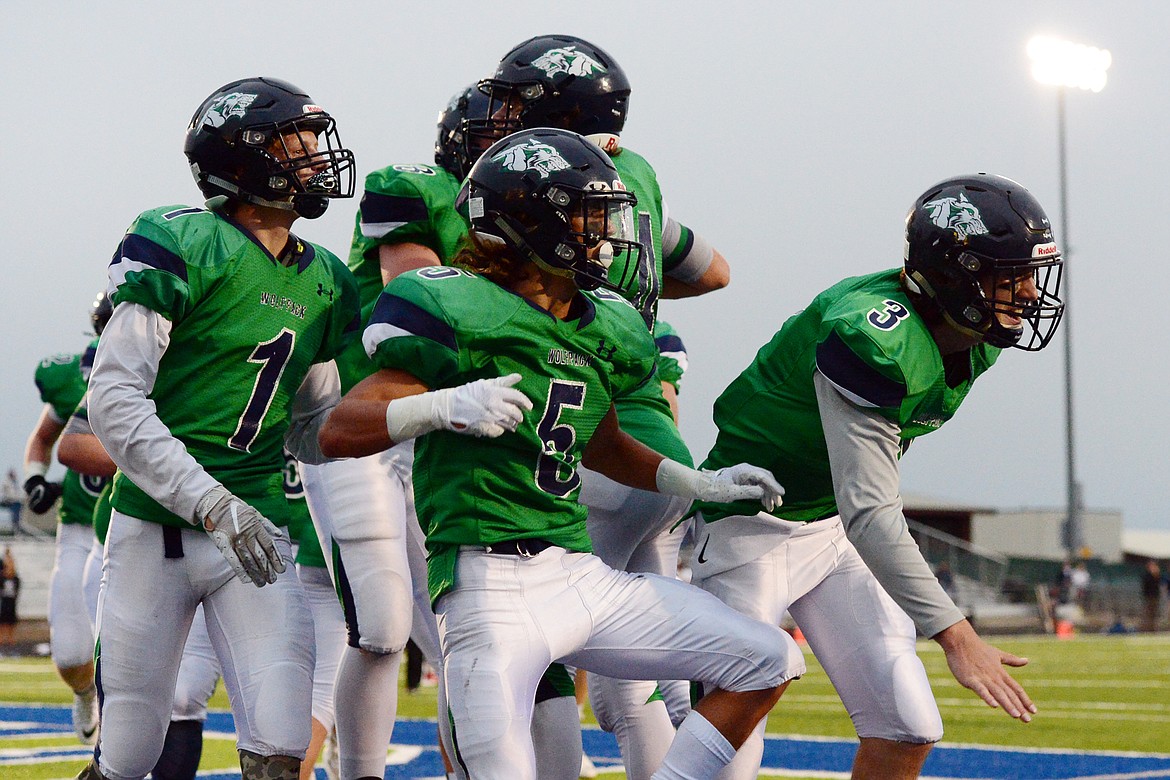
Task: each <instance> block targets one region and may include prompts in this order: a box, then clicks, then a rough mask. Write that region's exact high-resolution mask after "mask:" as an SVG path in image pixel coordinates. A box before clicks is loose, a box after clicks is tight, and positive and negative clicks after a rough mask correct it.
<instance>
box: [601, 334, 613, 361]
mask: <svg viewBox="0 0 1170 780" xmlns="http://www.w3.org/2000/svg"><path fill="white" fill-rule="evenodd" d="M614 352H617V347H607V346H606V345H605V339H600V340H599V341H598V342H597V356H598V357H600V358H601V359H602V360H612V359H613V353H614Z"/></svg>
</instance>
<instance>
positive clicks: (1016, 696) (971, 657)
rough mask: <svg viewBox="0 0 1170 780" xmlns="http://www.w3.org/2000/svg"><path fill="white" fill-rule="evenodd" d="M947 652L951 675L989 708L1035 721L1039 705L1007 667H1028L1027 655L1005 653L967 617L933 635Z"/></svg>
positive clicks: (1027, 720)
mask: <svg viewBox="0 0 1170 780" xmlns="http://www.w3.org/2000/svg"><path fill="white" fill-rule="evenodd" d="M932 638H933V639H934V641H936V642H938V643H939V645H940V646H941V647H942V649H943V651H944V652H945V653H946V655H947V666H949V667H950V669H951V674H953V675H954V676H955V679H956V680H958V681H959V683H960V684H961V685H963V686H964V687H965V688H970V689H971V690H972V691H974V692H975V693H976V694H978V696H979V698H981V699H983V701H985V702H987V706H989V707H1003V711H1004V712H1006V713H1007V714H1008V715H1011V716H1012V717H1013V718H1019V719H1020V720H1021V721H1023V722H1024V723H1028V722H1029V721H1031V720H1032V715H1033V714H1035V712H1036V705H1035V704H1033V703H1032V699H1031V698H1029V697H1028V692H1027V691H1025V690H1024V686H1022V685H1020V684H1019V683H1018V682H1016V680H1015V678H1014V677H1012V676H1011V675H1010V674H1008V672H1007V670H1006V669H1004V666H1024V665H1025V664H1027V663H1028V659H1027V658H1021V657H1020V656H1017V655H1012V654H1011V653H1005V652H1004V651H1003V650H1000V649H999V648H997V647H993V646H992V645H990V644H988V643H987V642H985V641H983V639H982V638H980V636H979V635H978V634H976V633H975V629H974V628H973V627H972V626H971V624H970V623H969V622H967V621H966V620H961V621H959V622H958V623H955V624H954V625H953V626H951V627H949V628H946V629H944V630H943V631H941V632H939V633H938V634H936V635H935V636H934V637H932Z"/></svg>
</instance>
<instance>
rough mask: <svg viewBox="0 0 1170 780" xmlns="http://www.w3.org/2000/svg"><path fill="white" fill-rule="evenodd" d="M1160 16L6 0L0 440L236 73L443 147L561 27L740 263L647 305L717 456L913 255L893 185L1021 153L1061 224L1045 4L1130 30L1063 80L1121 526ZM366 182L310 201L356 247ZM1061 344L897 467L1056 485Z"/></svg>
mask: <svg viewBox="0 0 1170 780" xmlns="http://www.w3.org/2000/svg"><path fill="white" fill-rule="evenodd" d="M1168 27H1170V4H1167V3H1163V2H1158V1H1157V0H1150V1H1149V2H1117V3H1101V2H1070V1H1069V0H1063V1H1061V2H1019V0H1011V1H1005V0H982V1H981V2H978V3H944V2H937V1H934V2H918V1H913V2H905V1H902V2H897V3H895V2H892V1H891V2H861V1H858V2H844V1H843V0H817V1H816V2H807V3H794V2H776V1H772V2H765V1H764V0H756V2H750V3H747V2H736V1H735V0H722V1H721V2H711V0H701V1H696V0H673V1H672V2H665V1H656V2H622V3H617V2H592V3H566V2H552V1H551V0H546V2H542V3H528V2H498V1H497V2H485V3H479V4H473V3H467V2H456V1H453V0H449V1H448V2H438V1H436V0H430V1H427V2H389V1H388V0H386V1H383V2H349V3H347V2H341V1H337V2H329V3H325V2H316V3H303V2H295V1H286V2H279V3H276V2H266V3H252V4H244V3H239V2H216V1H214V0H201V2H198V3H164V2H159V3H150V4H143V3H141V2H124V1H123V0H109V1H107V2H101V3H70V2H48V1H45V2H37V3H17V2H5V3H3V4H0V73H3V74H4V84H5V87H4V97H5V100H4V106H5V111H4V113H5V116H6V119H5V121H3V122H2V123H0V124H2V126H3V130H2V131H0V132H2V134H3V139H4V143H3V144H2V145H0V149H2V151H0V155H2V158H0V159H2V163H3V164H2V168H3V171H4V179H3V181H4V194H3V210H2V211H0V220H2V221H3V227H4V237H5V240H6V248H5V252H4V258H3V261H2V262H3V264H4V266H3V267H4V271H5V279H6V282H5V284H4V286H3V291H2V292H0V296H3V297H2V301H3V305H2V306H0V311H2V315H0V316H3V325H4V333H5V334H6V338H5V339H4V343H3V346H2V349H3V353H2V358H3V365H4V366H5V368H4V371H3V375H2V376H0V397H2V398H3V399H4V401H5V409H6V412H5V414H4V418H3V425H2V427H0V465H4V464H12V465H18V464H19V463H20V459H21V456H22V451H23V446H24V441H25V439H26V437H27V436H28V433H29V432H30V430H31V429H32V427H33V425H34V423H35V421H36V419H37V416H38V414H39V412H40V404H39V402H38V400H37V398H36V390H35V388H34V386H33V383H32V376H33V370H34V368H35V366H36V363H37V361H38V360H39V359H40V358H41V357H43V356H45V355H49V354H52V353H54V352H62V351H71V352H76V351H80V350H81V349H82V348H83V347H84V345H85V343H86V341H87V338H86V335H85V334H86V330H87V328H88V319H87V312H88V307H89V303H90V301H91V300H92V298H93V296H94V293H95V292H97V291H98V290H99V289H101V288H103V287H104V286H105V269H106V265H107V263H108V261H109V258H110V256H111V254H112V252H113V250H114V248H115V246H116V245H117V243H118V240H119V238H120V237H121V235H122V233H123V231H124V230H125V228H126V227H127V225H129V223H130V222H131V220H133V218H134V217H135V216H136V215H137V214H138V213H140V212H142V211H144V210H146V209H149V208H153V207H156V206H161V205H168V204H178V203H185V204H199V203H200V197H199V193H198V190H197V189H196V188H195V185H194V182H193V180H192V179H191V176H190V173H189V171H188V169H187V166H186V161H185V159H184V157H183V154H182V143H183V131H184V129H185V127H186V124H187V121H188V119H189V118H190V116H191V114H192V113H193V112H194V110H195V108H196V107H197V106H198V105H199V104H200V102H201V101H202V100H203V99H204V98H205V97H206V96H207V95H208V94H209V93H211V92H212V91H213V90H215V89H216V88H217V87H219V86H220V85H221V84H224V83H226V82H229V81H232V80H234V79H237V78H242V77H247V76H254V75H271V76H277V77H280V78H284V79H287V80H289V81H292V82H293V83H295V84H297V85H299V86H301V87H303V88H304V89H305V90H306V91H307V92H309V94H310V95H312V96H313V98H314V99H315V100H316V101H317V102H318V103H319V104H320V105H322V106H324V107H325V109H326V110H327V111H329V112H330V113H332V114H333V115H334V116H335V117H336V118H337V120H338V126H339V129H340V132H341V138H342V140H343V141H344V142H345V144H346V145H347V146H349V147H350V148H352V149H353V150H354V151H355V153H356V155H357V165H358V169H359V173H360V174H361V175H364V174H365V173H367V172H369V171H371V170H374V169H376V168H381V167H384V166H386V165H389V164H392V163H414V162H430V161H431V157H432V144H433V141H434V136H435V125H434V119H435V116H436V114H437V113H438V111H439V109H440V108H441V107H442V106H443V105H444V104H445V103H446V101H447V99H448V97H449V96H450V95H451V94H452V93H454V92H456V91H457V90H459V89H460V88H462V87H463V86H464V85H466V84H467V83H469V82H471V81H473V80H475V79H478V78H480V77H483V76H486V75H488V74H489V73H490V72H491V70H492V69H493V67H494V65H495V63H496V61H497V60H498V59H499V58H500V56H502V55H503V54H504V53H505V52H506V51H507V50H508V49H510V48H511V47H512V46H513V45H514V44H516V43H519V42H520V41H522V40H524V39H526V38H528V37H530V36H532V35H538V34H545V33H562V32H563V33H571V34H575V35H578V36H581V37H583V38H586V39H589V40H591V41H593V42H594V43H596V44H598V45H600V46H601V47H602V48H604V49H607V50H608V51H609V53H610V54H611V55H613V56H614V57H615V58H616V59H617V61H618V62H619V63H620V64H621V65H622V66H623V67H624V68H625V70H626V73H627V75H628V76H629V78H630V81H631V82H632V84H633V88H634V90H633V96H632V99H631V109H630V118H629V121H628V123H627V126H626V132H625V133H624V134H623V141H624V143H625V144H626V145H627V146H629V147H630V148H632V149H635V150H637V151H638V152H640V153H641V154H643V155H644V156H645V157H647V158H648V159H649V160H650V161H651V163H653V165H654V166H655V168H656V169H657V171H658V175H659V180H660V182H661V184H662V187H663V191H664V192H665V194H666V198H667V200H668V202H669V205H670V208H671V213H672V214H673V215H674V216H675V217H676V218H677V219H679V220H680V221H682V222H683V223H684V224H687V225H689V226H691V227H693V228H695V229H696V230H698V231H699V232H701V233H702V234H703V235H705V236H706V237H707V238H708V239H710V240H711V241H712V243H714V244H715V246H717V247H718V248H719V249H720V250H721V251H722V252H723V253H724V254H725V255H726V256H727V258H728V260H729V262H730V263H731V266H732V283H731V286H730V287H729V288H728V289H726V290H723V291H721V292H718V293H715V294H712V295H710V296H707V297H706V298H704V299H699V300H688V301H678V302H674V301H672V302H668V303H666V304H664V305H663V307H662V314H663V316H664V317H665V318H666V319H668V320H669V321H671V322H672V323H674V324H675V325H676V326H677V328H678V330H679V331H680V333H681V334H682V336H683V338H684V340H685V342H686V344H687V346H688V348H689V352H690V360H691V369H690V372H689V373H688V374H687V377H686V379H685V380H684V385H683V393H682V399H681V400H682V414H683V424H682V428H683V433H684V435H685V437H686V440H687V442H688V443H689V444H690V446H691V448H692V450H693V452H694V454H695V456H696V460H701V459H702V458H703V457H704V456H705V454H706V452H707V450H708V449H709V447H710V445H711V442H712V441H713V440H714V427H713V425H712V423H711V415H710V409H711V405H712V403H713V402H714V399H715V397H716V396H717V395H718V394H719V392H720V391H721V390H722V389H723V388H724V387H725V386H726V385H727V383H728V382H729V381H730V380H731V379H732V378H733V377H734V376H735V375H737V374H738V373H739V372H740V371H741V370H742V369H743V368H744V367H745V366H746V365H747V364H748V363H749V362H750V361H751V359H752V357H753V355H754V354H755V352H756V350H757V349H758V348H759V347H760V346H761V345H763V344H764V343H765V342H766V341H767V340H768V339H769V338H770V337H771V336H772V334H773V333H774V332H775V331H776V330H777V329H778V328H779V326H780V325H781V324H782V323H783V322H784V320H785V319H786V318H787V317H788V316H789V315H791V314H792V313H794V312H795V311H797V310H799V309H801V308H803V307H804V306H805V305H806V304H807V303H808V301H809V300H811V298H812V296H814V295H815V294H816V293H818V292H819V291H820V290H822V289H823V288H825V287H827V286H828V285H830V284H832V283H834V282H836V281H837V280H839V279H840V278H843V277H845V276H851V275H856V274H862V273H867V272H870V271H874V270H879V269H883V268H890V267H893V266H895V265H898V264H899V263H900V262H901V256H902V228H903V219H904V217H905V214H906V210H907V208H908V207H909V205H910V204H911V203H912V202H913V200H914V198H915V197H917V196H918V195H919V194H920V193H921V192H922V191H923V190H925V189H926V188H927V187H929V186H930V185H931V184H933V183H934V182H936V181H938V180H940V179H943V178H946V177H949V176H952V175H957V174H963V173H971V172H975V171H988V172H994V173H999V174H1003V175H1006V176H1010V177H1012V178H1015V179H1017V180H1019V181H1020V182H1021V183H1023V184H1024V185H1025V186H1027V187H1028V188H1030V189H1031V190H1032V192H1033V193H1035V194H1036V196H1037V197H1038V198H1039V199H1040V201H1041V203H1043V204H1044V205H1045V206H1046V208H1047V209H1048V213H1049V216H1050V217H1051V218H1052V221H1053V223H1054V224H1056V225H1059V219H1060V214H1059V210H1060V199H1059V185H1058V173H1057V145H1056V140H1057V123H1056V96H1055V92H1054V90H1053V89H1052V88H1050V87H1044V86H1042V85H1040V84H1037V83H1036V82H1034V81H1033V80H1032V78H1031V77H1030V75H1029V64H1028V60H1027V56H1026V54H1025V50H1024V49H1025V44H1026V43H1027V40H1028V38H1029V37H1030V36H1031V35H1033V34H1035V33H1049V34H1054V35H1059V36H1063V37H1067V38H1070V39H1072V40H1075V41H1079V42H1083V43H1089V44H1093V45H1096V46H1099V47H1103V48H1107V49H1109V50H1110V51H1111V52H1112V54H1113V67H1112V68H1111V70H1110V71H1109V83H1108V86H1107V87H1106V88H1105V90H1104V91H1103V92H1101V93H1099V94H1092V93H1087V92H1085V93H1081V92H1078V93H1076V94H1070V95H1069V99H1068V150H1069V203H1070V220H1071V224H1070V233H1071V243H1069V245H1068V248H1071V256H1072V260H1071V262H1070V276H1069V277H1066V278H1069V279H1071V287H1072V303H1071V305H1070V307H1069V312H1070V318H1069V320H1070V321H1071V325H1072V332H1073V333H1074V339H1073V344H1074V350H1073V351H1074V360H1073V363H1074V371H1075V382H1074V387H1075V397H1076V429H1075V430H1076V436H1077V455H1078V471H1079V474H1080V478H1081V481H1082V482H1083V484H1084V495H1085V500H1086V503H1087V505H1088V506H1089V507H1091V508H1100V509H1119V510H1121V511H1123V512H1124V517H1125V522H1126V525H1127V526H1129V527H1132V528H1170V518H1168V517H1167V514H1168V510H1170V466H1168V459H1167V441H1170V422H1168V412H1167V408H1168V406H1170V404H1168V403H1167V401H1168V399H1167V387H1168V385H1170V382H1168V379H1170V369H1168V367H1167V363H1166V356H1167V354H1168V352H1170V350H1168V349H1167V346H1168V344H1167V342H1168V338H1167V326H1166V324H1165V323H1164V322H1162V320H1161V317H1162V315H1163V314H1165V313H1166V311H1167V306H1166V297H1167V295H1168V294H1170V262H1167V261H1168V258H1167V241H1166V240H1165V238H1164V233H1165V230H1166V225H1167V215H1166V204H1167V196H1166V182H1167V181H1168V180H1170V176H1168V174H1170V152H1167V144H1166V137H1167V132H1168V129H1170V90H1168V89H1167V87H1166V81H1165V77H1166V74H1168V73H1170V47H1168V46H1167V45H1166V39H1165V30H1166V29H1167V28H1168ZM356 207H357V202H356V200H355V201H340V202H334V204H333V205H332V206H331V208H330V210H329V213H328V214H326V216H325V217H323V218H322V219H320V220H317V221H316V222H307V221H303V220H302V221H301V222H299V223H298V227H297V230H298V232H299V233H300V234H301V235H303V236H305V237H306V238H310V239H312V240H314V241H318V242H319V243H322V244H324V245H326V246H327V247H329V248H330V249H332V250H333V251H334V252H336V253H338V254H339V255H342V256H345V255H346V253H347V252H348V246H349V239H350V235H351V232H352V225H353V215H354V211H355V209H356ZM1057 240H1058V241H1059V242H1061V243H1062V245H1063V244H1065V240H1066V237H1065V236H1062V235H1059V234H1058V236H1057ZM1068 332H1069V331H1068V329H1067V328H1066V329H1065V330H1064V334H1067V333H1068ZM1064 334H1062V335H1064ZM1062 348H1063V342H1062V340H1061V336H1058V338H1057V340H1056V341H1054V342H1053V344H1052V345H1051V346H1049V348H1048V349H1046V350H1045V351H1043V352H1041V353H1024V352H1020V351H1017V350H1012V351H1009V353H1008V354H1006V355H1005V356H1004V357H1003V358H1001V359H1000V361H999V363H998V364H997V365H996V366H995V368H994V369H993V370H992V371H991V372H989V373H988V374H987V375H986V376H985V377H984V378H983V379H981V380H980V381H979V382H978V383H977V384H976V386H975V389H974V391H973V392H972V394H971V395H970V396H969V397H968V399H967V401H966V403H965V404H964V407H963V408H962V409H961V410H960V412H959V413H958V415H957V416H956V418H955V419H954V420H953V421H951V422H950V423H948V424H947V425H946V427H945V428H944V429H943V430H941V431H939V432H936V433H934V434H932V435H930V436H928V437H925V438H923V439H921V440H920V441H919V442H917V443H916V444H915V446H914V447H913V448H912V449H911V450H910V452H909V453H908V455H907V457H906V459H905V460H904V462H903V483H904V488H905V489H906V491H908V492H913V493H920V494H929V495H933V496H937V497H940V498H945V499H951V500H955V501H961V502H969V503H972V504H978V505H983V506H992V507H1001V508H1016V507H1057V506H1061V505H1062V504H1063V502H1064V495H1065V478H1064V474H1065V471H1064V469H1065V465H1064V463H1065V447H1064V390H1063V387H1064V384H1063V382H1064V362H1063V352H1062ZM59 468H60V467H58V469H59Z"/></svg>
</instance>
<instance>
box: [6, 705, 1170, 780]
mask: <svg viewBox="0 0 1170 780" xmlns="http://www.w3.org/2000/svg"><path fill="white" fill-rule="evenodd" d="M233 731H234V728H233V726H232V717H231V715H230V714H228V713H224V712H213V713H211V714H210V715H209V716H208V718H207V723H206V726H205V732H221V733H229V734H230V733H232V732H233ZM72 733H73V728H72V726H71V725H70V712H69V708H68V707H38V706H24V705H0V738H5V737H19V736H23V735H49V734H52V735H57V734H60V735H62V736H68V735H72ZM437 740H438V730H437V728H436V726H435V723H434V722H433V721H426V720H399V721H398V722H397V724H396V725H395V727H394V744H395V745H396V746H400V748H401V749H400V750H397V751H395V752H394V753H393V754H392V755H391V757H390V759H388V763H387V767H386V775H385V777H386V778H387V780H391V779H395V780H396V779H397V778H435V777H438V778H441V777H442V776H443V767H442V762H441V760H440V758H439V753H438V750H437V748H436V747H435V745H436V744H437ZM583 742H584V745H585V751H586V752H587V753H588V754H589V756H590V758H592V759H593V762H594V763H595V764H596V765H597V767H598V768H599V769H606V768H610V767H620V766H621V759H620V758H619V753H618V748H617V743H616V742H615V741H614V739H613V737H611V736H610V735H609V734H606V733H604V732H602V731H598V730H597V729H596V728H586V729H585V730H584V733H583ZM856 750H857V741H856V740H853V739H831V738H818V737H797V736H785V737H768V739H767V740H766V743H765V746H764V762H763V763H764V769H765V772H766V771H767V770H774V771H781V772H788V773H802V772H807V773H809V774H818V773H826V774H827V775H828V776H830V777H833V776H837V777H844V778H847V777H848V776H849V770H850V767H851V766H852V764H853V755H854V753H855V752H856ZM91 752H92V751H91V749H90V748H87V747H84V746H82V745H77V746H76V747H73V746H65V747H60V748H44V749H34V748H20V749H11V748H10V749H3V750H0V768H3V767H4V766H12V765H18V764H22V765H27V764H31V763H47V762H49V761H62V760H69V759H78V760H81V759H85V758H86V757H88V756H89V755H91ZM0 774H3V772H2V771H0ZM922 774H923V777H928V778H955V779H956V780H960V779H962V780H971V779H972V778H979V779H980V780H1050V779H1051V780H1076V779H1077V778H1100V777H1126V778H1139V777H1140V778H1143V780H1148V779H1149V778H1170V754H1159V753H1121V752H1105V751H1092V752H1084V751H1073V750H1055V749H1047V748H997V747H992V746H986V745H979V746H969V745H947V744H945V743H944V744H942V745H939V746H938V747H936V748H935V749H934V750H933V751H932V752H931V754H930V757H929V758H928V759H927V761H926V766H925V768H924V769H923V773H922ZM220 777H223V778H230V777H237V778H238V777H239V772H238V770H237V771H235V772H228V771H225V772H224V773H223V774H222V775H220V774H215V773H200V780H218V778H220ZM317 777H318V778H319V780H324V777H325V774H324V771H323V770H321V769H320V768H318V770H317Z"/></svg>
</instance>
